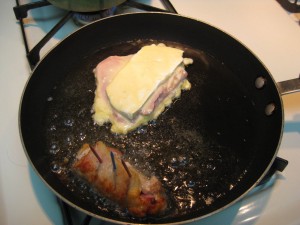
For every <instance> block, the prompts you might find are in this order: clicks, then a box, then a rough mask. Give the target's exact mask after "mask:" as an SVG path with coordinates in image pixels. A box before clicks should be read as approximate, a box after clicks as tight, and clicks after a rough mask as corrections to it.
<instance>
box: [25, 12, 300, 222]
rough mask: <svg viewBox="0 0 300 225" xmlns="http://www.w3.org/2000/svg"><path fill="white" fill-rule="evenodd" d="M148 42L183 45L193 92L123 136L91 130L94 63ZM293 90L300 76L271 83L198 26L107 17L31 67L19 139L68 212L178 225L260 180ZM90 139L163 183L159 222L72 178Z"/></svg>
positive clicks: (181, 20) (252, 62)
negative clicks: (164, 198) (131, 212)
mask: <svg viewBox="0 0 300 225" xmlns="http://www.w3.org/2000/svg"><path fill="white" fill-rule="evenodd" d="M152 43H155V44H156V43H165V44H166V45H168V46H173V47H177V48H181V49H183V50H184V56H185V57H190V58H192V59H193V60H194V63H193V64H192V65H190V66H189V67H187V72H188V73H189V75H188V79H189V81H190V83H191V84H192V88H191V90H190V91H186V92H183V93H182V95H181V97H180V98H179V99H178V100H177V101H175V102H174V103H173V104H172V106H171V107H169V108H168V109H167V110H165V112H164V113H163V114H162V115H160V117H159V118H158V119H157V120H156V121H152V122H150V123H149V124H148V125H147V126H143V127H140V128H139V129H137V130H136V131H134V132H131V133H129V134H127V135H115V134H112V133H111V132H110V126H109V125H105V126H98V125H95V124H94V122H93V120H92V112H91V108H92V104H93V99H94V91H95V88H96V86H95V78H94V75H93V72H92V71H93V69H94V68H95V66H96V65H97V64H98V63H99V62H100V61H101V60H103V59H105V58H106V57H108V56H110V55H128V54H132V53H135V52H137V51H138V50H139V49H140V48H141V47H142V46H144V45H147V44H152ZM291 85H294V86H293V87H291ZM299 88H300V82H299V79H295V80H291V81H286V82H283V83H279V84H276V83H275V82H274V80H273V78H272V76H271V75H270V73H269V72H268V70H267V69H266V68H265V67H264V65H263V64H262V62H260V61H259V59H257V57H256V56H255V55H254V54H253V53H252V52H251V51H250V50H249V49H247V48H246V47H245V46H243V45H242V44H241V43H239V42H238V41H237V40H235V39H234V38H232V37H231V36H230V35H228V34H226V33H224V32H222V31H220V30H218V29H216V28H214V27H212V26H210V25H207V24H205V23H202V22H200V21H196V20H193V19H190V18H186V17H183V16H179V15H173V14H167V13H136V14H127V15H121V16H114V17H110V18H107V19H103V20H100V21H97V22H94V23H92V24H90V25H88V26H85V27H83V28H81V29H79V30H78V31H76V32H75V33H73V34H72V35H70V36H69V37H67V38H66V39H65V40H63V41H62V42H61V43H60V44H59V45H57V46H56V47H55V48H54V49H53V50H52V51H51V52H49V53H48V54H47V56H46V57H45V58H44V59H43V60H42V61H41V62H40V63H39V64H38V65H37V67H36V68H35V69H34V71H33V73H32V75H31V77H30V79H29V81H28V83H27V86H26V88H25V90H24V94H23V98H22V101H21V106H20V132H21V136H22V140H23V144H24V148H25V152H26V154H27V156H28V159H29V160H30V162H31V163H32V165H33V167H34V168H35V170H36V172H37V173H38V174H39V176H40V177H41V179H42V180H44V181H45V183H46V184H47V185H48V186H49V187H50V189H51V190H52V191H53V192H54V193H55V194H56V195H57V196H59V197H60V198H61V199H62V200H64V201H65V202H67V203H69V204H70V205H72V206H74V207H76V208H78V209H80V210H83V211H84V212H86V213H88V214H90V215H92V216H95V217H97V218H101V219H105V220H109V221H113V222H118V223H139V224H141V223H183V222H189V221H193V220H195V219H200V218H203V217H206V216H209V215H211V214H213V213H215V212H218V211H220V210H222V209H224V208H225V207H228V206H229V205H232V204H233V203H235V202H236V201H238V200H239V199H241V198H242V197H243V196H244V195H245V194H247V193H248V192H249V191H250V190H251V189H252V188H253V187H255V186H256V184H258V183H259V182H260V181H261V180H262V179H263V177H264V176H265V175H266V174H267V172H268V171H269V169H270V168H271V166H272V164H273V162H274V160H275V158H276V155H277V151H278V148H279V145H280V141H281V135H282V131H283V108H282V101H281V94H284V93H285V92H290V91H297V90H299ZM98 140H102V141H104V142H105V143H106V144H107V145H109V146H113V147H116V148H118V149H120V150H121V151H122V152H124V153H125V154H124V155H125V158H126V160H128V161H130V162H131V163H132V164H133V165H135V166H136V167H137V168H138V169H139V170H141V171H143V172H145V173H146V174H148V175H150V174H155V175H156V176H157V177H158V178H159V179H160V180H161V181H162V183H163V186H164V188H165V189H166V191H167V194H168V198H169V199H168V201H169V207H168V209H167V211H166V213H165V214H164V215H159V216H156V217H147V218H142V219H141V218H134V217H132V216H130V215H129V214H128V213H127V212H126V210H123V209H120V208H118V207H117V208H116V206H115V205H114V204H113V203H111V202H109V201H107V200H106V199H104V198H102V197H101V196H99V195H98V194H97V193H95V192H94V191H93V189H92V188H90V187H89V185H87V184H86V183H84V182H83V181H81V180H80V179H79V178H77V177H76V176H75V175H74V174H73V172H72V170H71V169H70V165H71V164H72V161H73V159H74V157H75V154H76V152H77V151H78V149H79V148H80V146H81V145H82V144H83V143H90V144H93V143H95V142H96V141H98Z"/></svg>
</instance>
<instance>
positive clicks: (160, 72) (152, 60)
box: [106, 45, 183, 119]
mask: <svg viewBox="0 0 300 225" xmlns="http://www.w3.org/2000/svg"><path fill="white" fill-rule="evenodd" d="M182 54H183V51H182V50H179V49H176V48H171V47H166V46H165V45H150V46H144V47H143V48H142V49H141V50H140V51H139V52H137V53H136V54H135V55H134V56H133V57H132V58H131V60H130V61H129V62H128V63H127V65H126V66H125V67H124V68H123V69H122V70H121V71H120V72H119V73H118V74H117V75H116V76H115V77H114V79H113V80H112V82H111V83H110V84H109V85H108V86H107V89H106V93H107V96H108V98H109V101H110V103H111V105H112V107H114V108H115V109H116V110H117V111H118V112H120V113H121V114H122V115H123V116H125V117H127V118H128V119H134V117H135V116H136V115H137V114H138V112H139V110H140V109H141V107H142V106H143V105H144V103H145V102H146V101H147V99H148V98H149V97H150V96H151V94H152V93H153V92H154V91H155V90H156V88H157V87H158V86H159V85H160V84H161V83H163V82H164V81H165V80H166V79H168V78H169V76H170V75H171V74H172V73H173V71H174V70H175V68H176V67H177V66H178V65H180V64H181V63H182V62H183V58H182Z"/></svg>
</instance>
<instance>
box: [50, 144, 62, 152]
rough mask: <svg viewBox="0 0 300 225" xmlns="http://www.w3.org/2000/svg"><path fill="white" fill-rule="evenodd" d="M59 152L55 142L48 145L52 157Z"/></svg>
mask: <svg viewBox="0 0 300 225" xmlns="http://www.w3.org/2000/svg"><path fill="white" fill-rule="evenodd" d="M59 151H60V148H59V146H58V144H57V143H56V142H53V143H52V144H51V145H50V149H49V152H50V153H51V154H53V155H55V154H57V153H58V152H59Z"/></svg>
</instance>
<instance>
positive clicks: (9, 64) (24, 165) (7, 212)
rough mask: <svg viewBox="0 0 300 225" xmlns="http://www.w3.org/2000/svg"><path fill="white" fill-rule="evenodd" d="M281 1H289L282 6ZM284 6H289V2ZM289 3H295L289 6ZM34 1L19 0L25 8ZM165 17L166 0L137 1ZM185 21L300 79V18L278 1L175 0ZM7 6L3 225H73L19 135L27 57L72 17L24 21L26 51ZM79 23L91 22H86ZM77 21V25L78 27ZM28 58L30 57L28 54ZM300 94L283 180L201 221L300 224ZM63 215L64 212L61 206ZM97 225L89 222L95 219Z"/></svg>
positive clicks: (279, 73)
mask: <svg viewBox="0 0 300 225" xmlns="http://www.w3.org/2000/svg"><path fill="white" fill-rule="evenodd" d="M281 1H282V0H281ZM283 1H284V0H283ZM286 1H288V0H286ZM31 2H37V1H30V0H20V5H22V4H27V3H31ZM138 2H139V3H142V4H147V5H150V6H151V7H155V8H158V9H161V10H166V7H165V5H163V4H162V3H161V1H159V0H157V1H155V0H152V1H138ZM170 2H171V3H172V5H173V6H174V8H175V9H176V11H177V12H178V13H179V14H182V15H185V16H188V17H192V18H195V19H198V20H201V21H204V22H206V23H208V24H210V25H212V26H215V27H217V28H219V29H221V30H223V31H225V32H226V33H228V34H230V35H231V36H233V37H235V38H236V39H238V40H239V41H241V42H242V43H243V44H244V45H246V46H247V47H248V48H249V49H251V51H252V52H254V54H255V55H256V56H257V57H258V58H259V59H260V60H261V61H262V62H263V63H264V65H265V66H266V67H267V68H268V69H269V71H270V73H271V74H272V75H273V77H274V79H275V81H276V82H279V81H283V80H287V79H293V78H296V77H298V76H299V73H300V63H299V52H300V42H299V38H300V26H299V21H298V20H297V19H295V18H297V14H295V13H294V12H289V11H288V10H287V9H286V8H284V7H282V4H280V2H279V0H278V1H276V0H264V1H261V0H252V1H235V0H224V1H204V0H199V1H192V0H186V1H180V0H172V1H170ZM1 5H2V7H1V9H0V10H1V16H2V19H1V23H2V26H1V27H2V29H3V30H2V34H1V35H0V38H1V42H0V44H1V49H2V54H1V62H2V65H1V68H0V70H1V76H0V77H1V78H0V80H1V82H0V85H1V87H0V91H1V94H0V99H1V103H2V104H1V115H2V116H1V128H0V129H1V132H0V134H1V135H0V138H1V149H2V154H1V163H0V168H1V169H0V179H1V182H0V184H1V186H0V200H1V203H2V204H1V205H2V206H1V211H0V223H1V224H9V225H10V224H30V225H34V224H45V225H47V224H57V225H62V224H70V223H69V222H70V221H68V220H69V218H66V217H62V213H61V207H60V204H64V203H62V202H60V201H57V198H56V197H55V196H54V195H53V193H52V192H51V191H50V190H49V189H48V187H46V185H45V184H44V183H43V182H42V181H41V180H40V178H39V177H38V175H36V174H35V172H34V170H33V169H32V168H31V166H30V164H29V162H28V161H27V158H26V156H25V154H24V151H23V149H22V144H21V141H20V137H19V130H18V108H19V103H20V98H21V95H22V91H23V88H24V86H25V84H26V81H27V80H28V79H29V75H30V73H31V69H32V68H33V67H34V65H33V64H35V63H30V62H29V61H28V59H27V57H26V54H27V53H28V52H29V51H31V50H32V49H34V48H35V46H36V45H37V44H38V43H39V42H40V41H41V40H42V39H43V38H44V37H45V35H46V34H47V33H48V32H49V31H51V29H53V27H54V26H55V25H56V24H57V23H58V22H59V21H60V20H61V19H62V18H64V16H66V14H67V12H66V11H65V10H62V9H58V8H56V7H54V6H52V5H48V6H44V7H41V8H36V9H32V10H29V11H28V15H27V17H25V18H24V20H23V21H24V32H25V34H26V38H27V40H26V41H27V48H28V49H27V50H26V49H25V45H24V42H23V40H22V39H23V38H22V34H21V32H20V24H19V22H18V20H16V18H15V16H14V13H13V10H12V9H13V7H14V6H16V4H15V2H13V1H4V2H3V3H2V4H1ZM140 10H143V9H139V8H136V7H128V6H126V7H124V8H123V9H121V10H120V9H118V10H117V9H114V12H113V14H115V13H123V12H132V11H140ZM79 17H80V18H82V17H85V15H84V16H82V15H81V16H79ZM77 22H78V21H77ZM79 27H80V26H78V24H77V23H76V22H74V19H73V17H72V18H70V19H68V20H66V21H65V24H64V26H63V27H62V28H63V29H58V31H57V32H55V33H54V35H53V37H51V38H50V39H49V41H47V43H46V44H45V45H44V46H43V47H42V48H41V50H40V51H39V57H40V58H42V57H43V56H44V55H45V54H47V52H48V51H49V50H50V49H51V48H53V47H54V46H55V45H57V44H58V43H59V42H60V41H61V40H62V39H63V38H65V37H66V36H67V35H69V34H70V33H72V32H74V31H76V30H77V29H78V28H79ZM27 51H28V52H27ZM299 102H300V93H295V94H290V95H286V96H283V104H284V109H285V128H284V133H283V137H282V143H281V146H280V148H279V156H280V157H282V158H285V159H287V160H288V161H289V165H288V167H287V168H286V169H285V170H284V171H283V173H280V174H276V175H275V176H273V177H272V179H271V180H270V181H268V182H267V183H266V184H264V185H262V186H259V187H257V188H255V189H254V190H253V191H252V192H251V193H249V194H248V195H247V196H246V197H245V198H243V199H242V200H240V201H239V202H237V203H236V204H234V205H233V206H231V207H229V208H227V209H225V210H223V211H221V212H220V213H217V214H215V215H213V216H211V217H208V218H205V219H203V220H201V221H197V222H194V224H195V225H196V224H197V225H202V224H228V225H229V224H272V225H274V224H287V225H288V224H300V215H299V213H298V211H299V208H300V193H299V191H298V189H299V188H298V187H299V184H300V178H299V176H298V174H297V173H298V171H300V161H299V159H300V142H299V138H300V104H299ZM62 208H63V209H64V205H63V207H62ZM68 210H70V211H71V212H70V213H71V214H72V216H73V217H72V221H73V224H83V223H85V222H90V224H105V223H108V222H104V221H100V220H97V219H91V218H86V217H85V215H84V214H82V213H78V212H77V210H75V209H73V208H71V209H68ZM90 219H91V221H86V220H90Z"/></svg>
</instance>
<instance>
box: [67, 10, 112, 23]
mask: <svg viewBox="0 0 300 225" xmlns="http://www.w3.org/2000/svg"><path fill="white" fill-rule="evenodd" d="M116 9H117V7H112V8H110V9H105V10H101V11H99V12H74V14H73V17H72V19H73V21H74V23H75V24H76V25H78V26H82V25H87V24H89V23H91V22H94V21H96V20H99V19H102V18H105V17H109V16H112V15H114V13H115V11H116Z"/></svg>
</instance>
